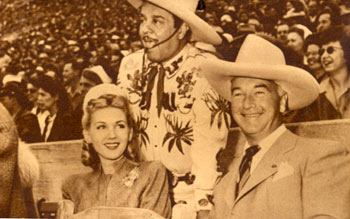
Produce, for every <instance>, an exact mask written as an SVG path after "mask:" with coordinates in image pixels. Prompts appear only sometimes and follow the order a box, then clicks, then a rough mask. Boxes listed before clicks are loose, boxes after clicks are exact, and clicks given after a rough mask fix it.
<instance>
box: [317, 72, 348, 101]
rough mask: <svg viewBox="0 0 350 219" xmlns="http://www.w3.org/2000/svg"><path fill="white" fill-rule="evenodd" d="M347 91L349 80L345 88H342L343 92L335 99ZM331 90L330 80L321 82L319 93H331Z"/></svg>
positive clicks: (326, 79)
mask: <svg viewBox="0 0 350 219" xmlns="http://www.w3.org/2000/svg"><path fill="white" fill-rule="evenodd" d="M349 89H350V80H348V81H347V86H346V87H344V90H343V91H342V92H341V94H340V96H339V97H337V98H338V99H339V98H340V97H341V96H342V95H343V94H344V93H345V92H346V91H347V90H349ZM332 90H333V86H332V81H331V80H330V78H329V77H327V78H325V79H324V80H322V81H321V83H320V93H327V92H328V91H332Z"/></svg>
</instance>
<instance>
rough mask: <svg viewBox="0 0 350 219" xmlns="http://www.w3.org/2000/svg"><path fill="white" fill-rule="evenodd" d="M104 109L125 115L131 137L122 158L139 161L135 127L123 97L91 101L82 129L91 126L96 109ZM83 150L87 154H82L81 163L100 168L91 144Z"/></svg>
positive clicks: (87, 107)
mask: <svg viewBox="0 0 350 219" xmlns="http://www.w3.org/2000/svg"><path fill="white" fill-rule="evenodd" d="M106 107H115V108H118V109H121V110H123V112H124V113H125V116H126V119H127V124H128V126H129V128H130V129H132V130H133V137H132V139H131V141H130V142H129V143H128V145H127V148H126V149H125V151H124V156H125V157H127V158H128V159H130V160H133V161H139V160H140V159H139V158H140V157H139V150H138V144H137V139H136V138H135V136H136V129H135V128H136V126H135V121H134V119H133V116H132V111H131V108H130V105H129V101H128V99H127V98H126V97H124V96H117V95H114V94H105V95H102V96H100V97H99V98H97V99H92V100H90V101H89V102H88V103H87V106H86V107H85V109H83V111H84V115H83V118H82V124H83V129H84V130H88V129H89V128H90V125H91V115H92V113H93V112H95V111H96V110H98V109H103V108H106ZM83 150H85V151H87V152H88V153H87V154H84V151H83V153H82V163H83V164H84V165H86V166H90V167H91V168H92V169H94V170H96V169H97V168H98V167H99V166H100V158H99V156H98V154H97V152H96V150H95V149H94V147H93V145H92V144H88V143H86V142H85V143H84V146H83Z"/></svg>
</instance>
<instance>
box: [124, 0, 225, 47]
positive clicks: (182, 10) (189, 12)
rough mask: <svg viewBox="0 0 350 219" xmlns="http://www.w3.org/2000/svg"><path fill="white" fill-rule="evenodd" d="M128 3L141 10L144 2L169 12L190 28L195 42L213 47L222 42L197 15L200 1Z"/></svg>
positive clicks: (166, 0)
mask: <svg viewBox="0 0 350 219" xmlns="http://www.w3.org/2000/svg"><path fill="white" fill-rule="evenodd" d="M128 2H129V3H130V4H131V5H132V6H133V7H135V8H136V9H139V8H140V7H141V6H142V4H143V3H144V2H149V3H152V4H154V5H157V6H159V7H160V8H163V9H165V10H167V11H169V12H170V13H172V14H174V15H175V16H177V17H178V18H180V19H181V20H183V21H184V22H185V23H187V24H188V25H189V26H190V28H191V31H192V36H193V38H194V39H195V41H199V42H204V43H209V44H213V45H219V44H221V42H222V40H221V38H220V36H219V35H218V34H217V33H216V31H215V30H214V29H213V28H212V27H211V26H210V25H209V24H208V23H206V22H205V21H204V20H202V19H201V18H200V17H198V16H197V15H196V14H195V11H196V9H197V4H198V0H128Z"/></svg>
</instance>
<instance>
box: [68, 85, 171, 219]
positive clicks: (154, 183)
mask: <svg viewBox="0 0 350 219" xmlns="http://www.w3.org/2000/svg"><path fill="white" fill-rule="evenodd" d="M83 109H84V115H83V119H82V123H83V134H84V139H85V141H86V142H87V143H88V144H89V149H88V151H89V156H88V157H85V158H84V157H83V158H84V159H83V163H84V164H85V165H88V166H90V167H91V168H92V171H91V172H90V173H85V174H78V175H73V176H71V177H69V178H68V179H67V180H66V181H65V182H64V183H63V186H62V192H63V198H64V199H69V200H71V201H72V202H73V203H74V213H77V212H80V211H83V210H85V209H88V208H91V207H95V206H109V207H132V208H144V209H149V210H152V211H154V212H156V213H158V214H160V215H162V216H163V217H166V218H169V217H170V212H171V207H170V200H169V195H168V181H167V175H166V170H165V168H164V167H163V166H162V164H160V163H158V162H140V163H138V162H135V161H134V160H135V159H134V158H135V157H136V156H135V153H134V152H133V149H134V148H133V147H132V145H133V144H132V141H133V139H134V133H135V131H134V129H133V126H134V121H133V118H132V116H131V115H132V114H131V111H130V108H129V103H128V100H127V99H126V97H125V96H124V95H123V94H122V93H121V92H120V91H119V89H118V88H117V87H116V86H115V85H112V84H100V85H98V86H96V87H94V88H92V89H91V90H90V91H89V92H88V93H87V94H86V96H85V99H84V104H83Z"/></svg>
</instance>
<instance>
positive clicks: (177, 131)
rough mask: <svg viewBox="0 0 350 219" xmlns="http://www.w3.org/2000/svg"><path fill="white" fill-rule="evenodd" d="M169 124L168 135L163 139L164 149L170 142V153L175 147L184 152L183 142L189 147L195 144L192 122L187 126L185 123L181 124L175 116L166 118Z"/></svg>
mask: <svg viewBox="0 0 350 219" xmlns="http://www.w3.org/2000/svg"><path fill="white" fill-rule="evenodd" d="M165 120H166V122H167V134H166V135H165V137H164V139H163V147H164V144H165V143H166V142H168V151H169V152H171V150H172V148H173V147H174V145H176V147H177V149H178V150H179V151H180V152H181V153H182V154H184V152H183V147H182V146H183V145H182V144H183V142H184V143H186V144H187V145H192V142H193V128H192V126H191V125H190V121H187V123H186V124H185V123H184V122H183V121H181V122H179V119H178V118H177V117H175V116H171V115H167V116H165Z"/></svg>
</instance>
